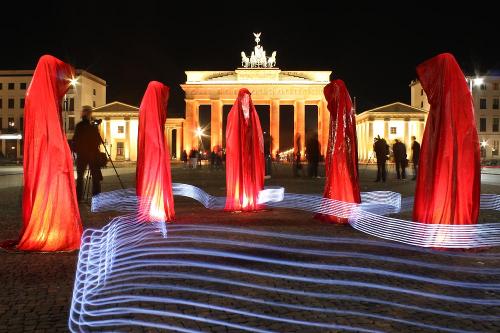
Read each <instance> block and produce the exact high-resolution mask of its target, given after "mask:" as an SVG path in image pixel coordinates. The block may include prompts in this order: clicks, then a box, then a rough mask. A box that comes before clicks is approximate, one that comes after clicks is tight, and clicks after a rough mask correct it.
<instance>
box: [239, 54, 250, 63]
mask: <svg viewBox="0 0 500 333" xmlns="http://www.w3.org/2000/svg"><path fill="white" fill-rule="evenodd" d="M249 65H250V58H248V57H247V55H246V54H245V52H243V51H242V52H241V66H243V67H248V66H249Z"/></svg>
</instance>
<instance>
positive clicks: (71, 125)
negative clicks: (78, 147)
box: [68, 117, 75, 131]
mask: <svg viewBox="0 0 500 333" xmlns="http://www.w3.org/2000/svg"><path fill="white" fill-rule="evenodd" d="M68 130H70V131H74V130H75V118H74V117H69V118H68Z"/></svg>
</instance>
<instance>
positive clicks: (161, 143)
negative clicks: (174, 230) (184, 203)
mask: <svg viewBox="0 0 500 333" xmlns="http://www.w3.org/2000/svg"><path fill="white" fill-rule="evenodd" d="M168 97H169V88H168V87H167V86H165V85H164V84H163V83H160V82H157V81H151V82H150V83H149V84H148V87H147V89H146V92H145V93H144V97H143V98H142V102H141V106H140V108H139V139H138V144H137V153H138V158H137V173H136V180H137V189H136V192H137V196H139V197H140V198H141V202H140V205H139V210H140V213H141V214H142V215H143V216H145V217H147V218H149V220H150V221H172V220H173V219H174V217H175V211H174V197H173V194H172V177H171V174H170V152H169V149H168V145H167V143H166V138H165V121H166V120H167V102H168Z"/></svg>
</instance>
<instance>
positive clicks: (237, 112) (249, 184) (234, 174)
mask: <svg viewBox="0 0 500 333" xmlns="http://www.w3.org/2000/svg"><path fill="white" fill-rule="evenodd" d="M226 187H227V197H226V208H225V209H226V210H230V211H239V210H256V209H259V208H260V205H258V204H257V199H258V195H259V192H260V191H261V190H262V189H263V188H264V139H263V136H262V129H261V127H260V120H259V116H258V115H257V111H255V107H254V105H253V103H252V98H251V97H250V91H248V89H245V88H243V89H240V91H239V93H238V98H237V99H236V101H235V102H234V105H233V107H232V108H231V111H230V112H229V115H228V118H227V128H226Z"/></svg>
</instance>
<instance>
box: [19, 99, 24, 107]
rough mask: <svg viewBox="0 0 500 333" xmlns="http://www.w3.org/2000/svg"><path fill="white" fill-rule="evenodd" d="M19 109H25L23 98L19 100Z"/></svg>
mask: <svg viewBox="0 0 500 333" xmlns="http://www.w3.org/2000/svg"><path fill="white" fill-rule="evenodd" d="M19 107H20V108H21V109H24V98H21V99H20V100H19Z"/></svg>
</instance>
